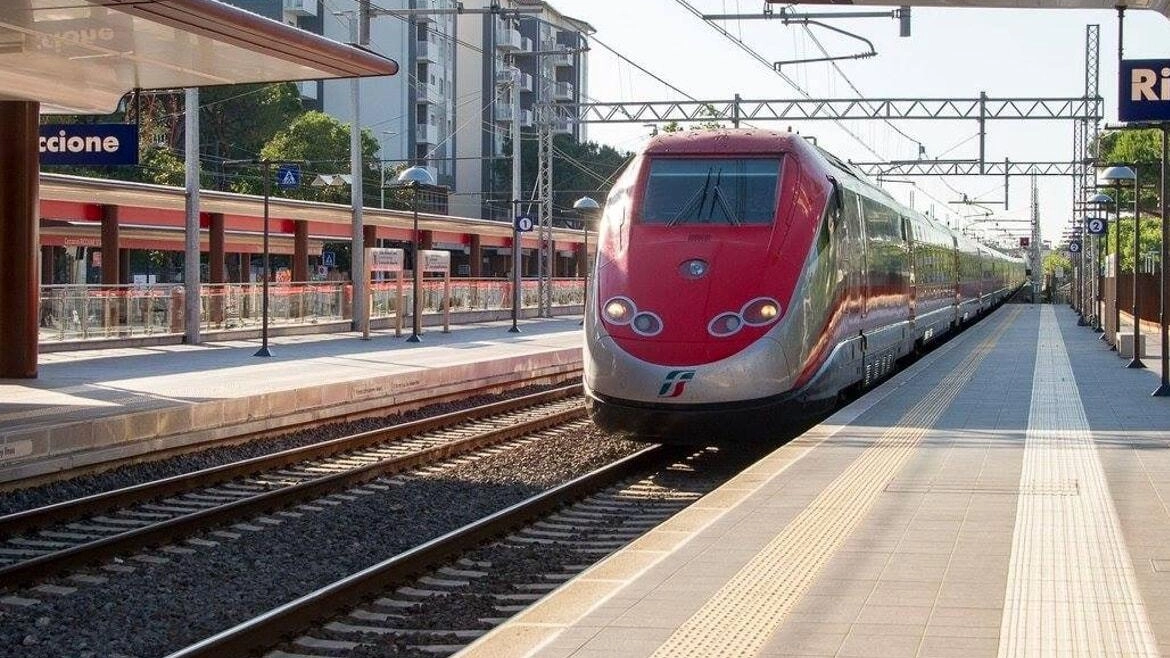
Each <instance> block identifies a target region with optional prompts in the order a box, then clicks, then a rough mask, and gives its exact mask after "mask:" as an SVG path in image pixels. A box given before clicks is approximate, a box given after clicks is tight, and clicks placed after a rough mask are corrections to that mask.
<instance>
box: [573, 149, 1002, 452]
mask: <svg viewBox="0 0 1170 658" xmlns="http://www.w3.org/2000/svg"><path fill="white" fill-rule="evenodd" d="M599 239H600V244H599V247H598V255H597V264H596V268H595V270H594V272H595V278H594V282H593V289H592V290H591V291H590V296H589V300H590V304H589V307H588V308H587V309H586V321H585V377H584V379H585V388H586V395H587V405H588V408H589V413H590V416H591V417H592V418H593V420H594V422H596V423H597V424H598V425H599V426H600V427H602V428H605V429H608V430H616V431H624V432H628V433H630V434H631V435H633V436H634V437H636V438H644V439H647V440H655V441H667V442H680V443H690V442H700V443H704V442H719V441H727V440H739V439H743V438H744V433H745V432H750V431H752V430H753V429H755V428H760V427H776V426H777V424H784V423H789V422H792V421H793V420H795V419H797V418H802V417H806V416H808V415H809V414H810V413H812V412H815V411H818V410H821V409H825V408H827V407H828V406H829V405H831V404H832V403H834V402H835V401H836V400H837V399H838V396H839V394H840V393H841V392H843V391H845V390H847V389H851V388H861V387H867V386H870V385H872V384H873V383H875V382H877V381H878V380H880V379H882V378H883V377H884V376H886V375H887V374H889V373H890V372H891V371H892V369H893V368H894V365H895V362H896V360H897V359H898V358H899V357H903V356H906V355H907V354H909V353H910V352H911V351H913V350H915V349H919V348H921V347H922V346H923V345H925V344H926V343H929V342H931V341H934V340H937V339H939V338H940V337H941V336H943V335H945V334H947V333H948V332H951V331H953V330H954V329H956V328H957V327H959V326H961V325H962V324H963V323H966V322H970V321H972V320H974V319H975V317H976V316H979V315H981V314H984V313H986V312H987V311H988V310H990V309H992V308H993V307H994V306H995V305H997V304H999V303H1001V302H1003V301H1004V300H1005V299H1006V298H1007V297H1008V296H1009V295H1010V294H1011V293H1012V292H1013V291H1014V290H1015V289H1016V288H1018V287H1020V286H1021V285H1022V284H1023V282H1024V266H1023V263H1022V261H1020V260H1018V259H1015V258H1010V257H1008V256H1005V255H1004V254H1001V253H999V252H997V251H995V250H992V249H989V248H987V247H985V246H983V245H981V244H979V243H977V242H975V241H973V240H969V239H967V238H965V237H964V236H961V235H958V234H956V233H955V232H953V231H951V230H950V229H949V228H947V227H946V226H943V225H941V224H939V223H937V222H935V221H933V220H931V219H930V218H928V217H925V216H923V215H921V214H919V213H917V212H914V211H913V210H910V209H909V208H906V207H904V206H902V205H901V204H899V203H898V202H897V201H895V200H894V199H893V198H892V197H890V196H889V195H888V194H886V193H885V192H884V191H882V190H881V189H880V188H878V187H875V186H874V185H872V184H870V183H869V182H867V181H866V180H865V179H864V178H863V177H862V176H861V175H859V174H858V173H857V172H856V171H855V170H854V169H852V168H851V167H849V166H848V165H847V164H845V163H843V162H842V161H840V160H839V159H837V158H835V157H834V156H832V155H830V154H828V153H826V152H824V151H821V150H819V149H817V148H816V147H814V146H812V145H810V144H809V143H808V142H807V141H806V140H804V139H803V138H801V137H799V136H797V135H793V134H789V133H778V132H769V131H760V130H721V131H691V132H684V133H673V134H667V135H662V136H659V137H657V138H655V139H654V140H652V141H651V142H650V144H649V145H648V146H647V147H646V149H645V150H644V151H643V152H642V153H641V154H639V155H638V156H637V157H636V158H635V159H634V160H633V161H632V162H631V164H630V165H629V167H628V168H627V169H626V171H625V172H623V174H622V176H621V178H620V179H619V180H618V182H617V183H616V185H615V186H614V188H613V190H612V191H611V193H610V195H609V198H608V200H607V201H606V204H605V211H604V216H603V219H602V222H601V226H600V229H599Z"/></svg>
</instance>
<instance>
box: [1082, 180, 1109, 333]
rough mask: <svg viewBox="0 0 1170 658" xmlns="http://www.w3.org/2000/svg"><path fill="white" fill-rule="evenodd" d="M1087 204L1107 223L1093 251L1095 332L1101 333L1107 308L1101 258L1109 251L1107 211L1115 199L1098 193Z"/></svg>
mask: <svg viewBox="0 0 1170 658" xmlns="http://www.w3.org/2000/svg"><path fill="white" fill-rule="evenodd" d="M1085 203H1086V204H1087V205H1091V206H1096V207H1097V209H1098V210H1100V211H1102V212H1104V213H1105V217H1104V218H1103V219H1104V221H1105V232H1104V233H1103V234H1101V235H1098V236H1097V248H1096V249H1094V250H1093V281H1094V283H1093V331H1095V332H1097V333H1101V332H1102V331H1104V330H1103V329H1102V328H1101V315H1102V314H1104V313H1105V306H1104V304H1103V300H1104V294H1105V292H1104V291H1105V279H1104V275H1103V274H1102V268H1101V256H1102V254H1104V253H1105V251H1106V250H1108V249H1109V213H1108V211H1107V210H1105V209H1106V208H1108V207H1109V205H1110V204H1112V203H1113V199H1112V198H1110V196H1109V195H1108V194H1102V193H1101V192H1098V193H1096V194H1094V195H1093V196H1091V197H1089V198H1088V199H1087V200H1086V201H1085ZM1102 238H1104V241H1105V242H1104V247H1103V248H1102V243H1101V241H1102Z"/></svg>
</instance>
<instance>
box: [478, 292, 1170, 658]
mask: <svg viewBox="0 0 1170 658" xmlns="http://www.w3.org/2000/svg"><path fill="white" fill-rule="evenodd" d="M1124 366H1125V364H1124V363H1122V362H1121V361H1120V360H1119V359H1118V358H1117V357H1116V356H1115V354H1114V353H1111V352H1109V351H1108V349H1107V347H1106V346H1105V345H1103V343H1102V342H1101V341H1098V340H1097V334H1095V333H1093V332H1092V331H1091V330H1089V329H1087V328H1084V327H1077V326H1076V316H1075V314H1073V312H1072V311H1071V310H1070V309H1068V308H1067V307H1063V306H1055V307H1054V306H1051V305H1045V306H1030V305H1008V306H1005V307H1003V308H1001V309H1000V310H998V311H997V312H996V313H995V314H993V315H992V316H990V317H989V318H987V319H985V320H984V321H983V322H981V323H979V324H978V325H976V326H975V327H973V328H971V329H970V330H968V331H966V332H964V333H963V334H961V335H960V336H958V337H957V338H955V339H954V340H952V341H951V342H949V343H947V344H946V345H943V346H942V347H940V348H939V349H937V350H935V351H934V352H932V353H930V354H928V355H927V356H926V357H924V358H923V359H922V360H921V361H919V362H918V363H917V364H915V365H914V366H913V367H911V368H910V369H908V370H907V371H904V372H902V373H900V374H898V375H897V376H895V377H894V378H892V379H891V380H889V381H888V382H886V383H884V384H883V385H881V386H879V387H878V388H877V389H875V390H874V391H872V392H871V393H870V394H868V395H866V396H864V397H863V398H861V399H859V400H858V401H856V402H855V403H853V404H851V405H849V406H848V407H846V408H845V409H843V410H841V411H840V412H838V413H837V414H834V415H833V416H832V417H831V418H829V419H828V420H827V421H826V422H825V423H823V424H821V425H819V426H818V427H816V428H814V429H813V430H811V431H810V432H808V433H806V434H805V435H803V436H801V437H799V438H798V439H796V440H793V441H792V442H790V443H789V444H787V445H785V446H782V447H781V448H779V449H777V450H776V451H775V452H773V453H772V454H771V455H769V456H767V457H766V458H764V459H763V460H761V461H760V462H758V463H757V464H755V465H754V466H753V467H752V468H750V469H748V470H747V471H745V472H744V473H742V474H741V475H739V476H737V477H736V478H734V479H733V480H731V481H730V482H728V483H727V484H726V485H725V486H723V487H721V488H720V489H718V490H717V491H715V492H713V493H711V494H709V495H708V496H705V497H704V498H703V499H702V500H700V501H698V502H697V503H695V504H694V505H693V506H692V507H691V508H689V509H688V510H686V511H684V512H683V513H682V514H680V515H678V516H676V517H675V518H673V519H671V520H670V521H668V522H666V523H664V524H663V525H661V526H659V527H658V528H656V529H655V530H654V531H652V532H651V533H650V534H648V535H646V536H644V537H643V538H641V539H639V540H637V541H636V542H634V543H633V544H631V545H630V546H629V547H627V548H626V549H624V550H623V551H621V552H619V553H618V554H616V555H614V556H611V558H609V559H608V560H606V561H604V562H602V563H601V564H599V565H597V566H596V567H594V568H592V569H590V570H589V571H587V572H585V573H583V574H582V575H580V576H579V577H577V578H575V579H574V580H573V581H571V582H570V583H568V584H567V585H566V586H564V587H562V588H561V589H560V590H558V591H557V592H555V593H554V594H552V595H551V596H550V597H548V598H546V599H545V600H543V601H542V602H541V603H540V604H538V605H537V606H536V607H534V608H532V609H530V610H529V611H526V612H525V613H522V614H521V615H520V616H519V617H517V618H516V619H514V620H512V621H511V622H509V623H508V624H506V625H505V626H502V627H500V628H498V629H496V630H495V631H493V632H492V633H490V634H488V635H487V636H485V637H484V638H482V639H481V640H480V641H478V642H476V643H475V644H473V645H472V646H471V647H469V648H468V649H467V650H465V651H464V652H462V653H461V654H459V656H460V658H470V657H476V658H478V657H481V656H483V657H486V656H491V657H492V658H504V657H507V656H541V657H544V658H553V657H555V658H564V657H572V658H601V657H602V656H604V657H605V658H622V657H624V658H644V657H646V656H654V657H662V658H665V657H668V656H669V657H670V658H679V657H690V656H693V657H696V658H699V657H701V658H719V657H727V658H732V657H734V658H742V657H750V656H859V657H866V658H873V657H886V656H915V657H926V656H938V657H963V658H970V657H972V656H988V657H993V656H1000V657H1003V656H1021V657H1031V656H1082V655H1083V656H1118V657H1129V656H1156V655H1159V652H1161V653H1166V654H1170V506H1168V505H1167V504H1166V502H1165V501H1167V500H1170V398H1153V397H1151V396H1150V392H1151V391H1152V390H1153V389H1154V387H1155V386H1156V385H1157V382H1158V377H1157V375H1156V373H1154V372H1151V371H1149V370H1133V369H1127V368H1125V367H1124Z"/></svg>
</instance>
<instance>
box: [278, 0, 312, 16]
mask: <svg viewBox="0 0 1170 658" xmlns="http://www.w3.org/2000/svg"><path fill="white" fill-rule="evenodd" d="M282 8H283V9H284V13H286V14H288V15H290V16H316V15H317V0H284V2H283V3H282Z"/></svg>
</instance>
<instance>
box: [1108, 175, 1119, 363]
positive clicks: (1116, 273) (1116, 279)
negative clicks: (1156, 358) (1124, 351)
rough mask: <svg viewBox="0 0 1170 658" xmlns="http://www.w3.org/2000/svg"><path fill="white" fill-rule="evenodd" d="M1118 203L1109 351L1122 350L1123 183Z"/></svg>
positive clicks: (1115, 205)
mask: <svg viewBox="0 0 1170 658" xmlns="http://www.w3.org/2000/svg"><path fill="white" fill-rule="evenodd" d="M1116 199H1117V201H1116V203H1115V204H1114V208H1115V209H1116V210H1117V213H1116V214H1117V221H1116V222H1114V223H1113V224H1114V225H1115V226H1116V227H1117V228H1116V229H1115V232H1114V235H1113V252H1114V255H1113V342H1112V343H1110V344H1109V351H1111V352H1115V351H1117V350H1119V349H1121V346H1120V345H1118V343H1120V342H1121V182H1120V181H1119V182H1118V183H1117V197H1116Z"/></svg>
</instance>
